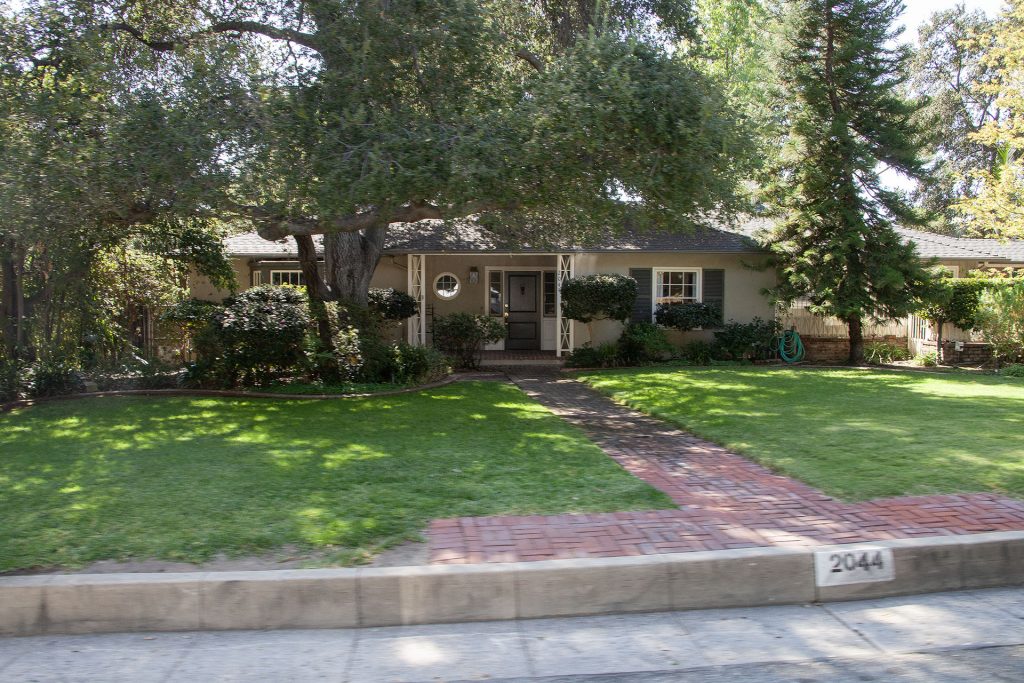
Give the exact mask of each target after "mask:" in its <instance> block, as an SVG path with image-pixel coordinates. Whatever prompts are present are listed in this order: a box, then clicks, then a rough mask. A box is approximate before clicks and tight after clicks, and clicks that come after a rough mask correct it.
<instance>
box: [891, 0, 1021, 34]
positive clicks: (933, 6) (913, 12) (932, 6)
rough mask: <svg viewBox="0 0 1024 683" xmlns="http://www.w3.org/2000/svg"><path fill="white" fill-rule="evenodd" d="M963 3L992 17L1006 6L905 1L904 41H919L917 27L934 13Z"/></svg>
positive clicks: (988, 1) (992, 0)
mask: <svg viewBox="0 0 1024 683" xmlns="http://www.w3.org/2000/svg"><path fill="white" fill-rule="evenodd" d="M961 2H962V3H963V4H964V5H966V6H967V8H968V9H980V10H982V11H984V12H985V14H987V15H988V16H990V17H994V16H995V15H996V14H998V12H999V10H1000V9H1002V7H1003V5H1004V4H1005V3H1004V2H1003V0H904V3H905V4H906V9H905V10H904V11H903V25H904V27H905V28H906V30H905V31H904V32H903V39H904V40H908V41H914V42H916V41H917V27H918V26H920V25H921V24H923V23H924V21H925V19H927V18H928V17H929V16H930V15H931V14H932V13H934V12H939V11H941V10H944V9H950V8H952V7H955V6H956V5H958V4H960V3H961Z"/></svg>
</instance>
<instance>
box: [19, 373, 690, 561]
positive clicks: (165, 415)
mask: <svg viewBox="0 0 1024 683" xmlns="http://www.w3.org/2000/svg"><path fill="white" fill-rule="evenodd" d="M0 492H2V495H0V571H4V570H8V571H9V570H13V569H18V568H28V567H48V566H68V567H74V566H80V565H82V564H84V563H88V562H91V561H94V560H100V559H146V558H158V559H168V560H187V561H202V560H204V559H207V558H210V557H211V556H213V555H215V554H216V553H218V552H224V553H226V554H228V555H242V554H249V553H258V552H260V551H263V550H267V549H274V548H279V547H282V546H285V545H290V544H294V545H296V546H299V547H300V548H303V549H319V550H323V549H327V550H328V551H329V552H330V553H333V554H332V555H331V557H332V559H333V560H335V561H338V562H352V561H359V560H361V559H363V558H365V557H366V556H367V555H368V554H370V553H373V552H375V551H377V550H379V549H381V548H382V547H384V546H386V545H388V544H392V543H395V542H398V541H401V540H404V539H409V538H415V537H416V536H417V533H418V532H419V531H420V530H421V529H422V528H424V527H425V526H426V524H427V523H428V522H429V521H430V520H431V519H433V518H438V517H449V516H460V515H493V514H520V513H558V512H566V511H610V510H631V509H650V508H664V507H671V501H670V500H669V499H668V498H667V497H666V496H665V495H664V494H662V493H661V492H659V491H657V490H656V489H653V488H651V487H650V486H648V485H647V484H645V483H643V482H642V481H640V480H639V479H636V478H635V477H633V476H632V475H630V474H628V473H627V472H626V471H625V470H623V469H621V468H620V467H619V466H618V465H617V464H615V463H614V462H613V461H612V460H611V459H609V458H608V457H606V456H605V455H604V454H603V453H602V452H601V451H600V450H599V449H598V448H597V447H596V446H594V445H593V444H591V443H590V442H589V441H587V440H586V439H585V437H584V436H583V435H582V433H581V432H579V431H578V430H577V429H575V428H574V427H572V426H570V425H568V424H566V423H564V422H562V421H561V420H559V419H558V418H556V417H554V416H553V415H551V414H550V413H549V412H548V411H547V410H546V409H545V408H543V407H542V406H540V405H539V404H537V403H535V402H534V401H532V400H531V399H529V398H527V397H526V396H525V395H524V394H523V393H522V392H520V391H519V390H518V389H516V388H514V387H512V386H509V385H506V384H499V383H492V382H478V383H460V384H454V385H450V386H447V387H443V388H439V389H435V390H432V391H427V392H422V393H414V394H403V395H399V396H388V397H371V398H360V399H343V400H334V401H295V400H280V401H276V400H259V399H209V398H138V397H132V398H128V397H118V398H100V399H88V400H79V401H62V402H54V403H47V404H42V405H39V406H36V407H32V408H26V409H22V410H19V411H17V412H15V413H12V414H8V415H6V416H0Z"/></svg>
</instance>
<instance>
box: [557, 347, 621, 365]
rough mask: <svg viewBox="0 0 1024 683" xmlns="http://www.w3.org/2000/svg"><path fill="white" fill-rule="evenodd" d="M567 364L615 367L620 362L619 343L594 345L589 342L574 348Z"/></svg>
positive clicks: (567, 359) (567, 358)
mask: <svg viewBox="0 0 1024 683" xmlns="http://www.w3.org/2000/svg"><path fill="white" fill-rule="evenodd" d="M565 364H566V365H567V366H569V367H570V368H613V367H615V366H616V365H618V364H619V345H618V344H616V343H615V342H608V343H607V344H601V345H600V346H596V347H594V346H591V345H590V343H589V342H588V343H586V344H584V345H583V346H581V347H579V348H577V349H574V350H573V352H572V353H570V354H569V355H568V356H567V357H566V359H565Z"/></svg>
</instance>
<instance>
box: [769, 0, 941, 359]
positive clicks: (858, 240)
mask: <svg viewBox="0 0 1024 683" xmlns="http://www.w3.org/2000/svg"><path fill="white" fill-rule="evenodd" d="M902 9H903V3H902V1H901V0H791V1H790V2H789V3H788V5H787V11H786V14H785V19H784V22H783V28H782V37H781V39H780V41H779V45H778V54H777V58H778V72H779V76H780V80H781V82H782V86H783V87H784V88H785V90H786V92H787V93H788V99H789V107H790V111H789V112H787V116H788V119H789V121H790V132H789V141H788V144H787V146H786V149H785V150H784V152H783V154H782V158H781V160H780V168H779V169H778V173H777V176H776V177H777V179H778V180H777V181H776V183H775V185H774V186H773V187H772V188H770V190H771V193H772V195H773V199H774V200H775V203H776V205H777V206H778V207H779V208H780V213H781V214H782V215H781V217H780V220H779V222H778V225H777V227H776V229H775V231H774V233H773V235H772V236H771V238H770V240H769V247H770V248H771V250H772V252H773V254H774V261H775V265H776V268H777V270H778V274H779V286H778V288H777V289H776V291H775V292H774V294H775V295H776V298H777V299H778V300H779V301H780V302H792V301H793V300H794V299H797V298H799V297H806V298H807V299H809V301H810V310H811V311H812V312H813V313H816V314H820V315H829V316H835V317H837V318H840V319H841V320H843V321H844V322H845V323H846V325H847V327H848V329H849V337H850V357H849V360H850V362H851V363H861V362H863V360H864V341H863V331H862V328H863V323H864V320H865V319H866V318H868V319H877V320H884V319H893V318H897V317H900V316H902V315H906V314H907V313H908V312H909V310H910V308H912V301H913V298H914V296H915V294H916V292H917V291H918V290H919V289H920V288H921V287H922V286H924V284H925V283H926V282H927V278H928V274H927V272H926V271H925V270H924V268H923V267H922V265H921V263H920V261H919V260H918V258H917V257H916V255H915V253H914V250H913V248H912V247H911V246H909V245H905V244H903V243H902V241H901V240H900V237H899V235H898V234H897V233H896V232H895V230H894V229H893V225H894V223H902V224H904V225H907V224H916V223H918V222H919V218H918V217H917V216H916V215H915V214H914V212H913V210H912V209H911V208H910V206H909V205H908V203H907V202H906V200H905V198H904V197H903V196H902V195H900V194H899V193H897V192H894V191H891V190H888V189H886V188H885V187H883V186H882V183H881V182H880V180H879V169H880V168H881V167H889V168H892V169H894V170H896V171H899V172H901V173H903V174H904V175H907V176H910V177H921V175H922V174H923V173H924V171H923V164H922V161H921V159H920V158H919V145H918V142H917V140H918V139H919V136H918V135H917V134H916V131H915V129H914V125H913V123H912V115H913V113H914V111H915V107H916V105H915V104H914V103H912V102H909V101H907V100H906V99H905V98H903V97H902V96H901V94H900V88H901V85H902V84H903V83H904V81H905V80H906V74H907V66H908V62H909V58H910V52H909V48H907V47H905V46H901V45H897V44H896V40H895V39H896V38H897V37H898V35H899V32H898V31H897V30H895V29H894V28H893V24H894V21H895V19H896V18H897V16H899V14H900V12H901V11H902Z"/></svg>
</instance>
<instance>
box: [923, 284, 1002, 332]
mask: <svg viewBox="0 0 1024 683" xmlns="http://www.w3.org/2000/svg"><path fill="white" fill-rule="evenodd" d="M1000 282H1001V281H999V280H994V279H982V278H939V279H936V280H934V281H933V282H932V283H931V285H930V286H929V287H928V289H927V290H926V291H925V292H924V294H923V296H922V297H921V299H920V303H919V307H918V314H919V315H921V316H922V317H923V318H926V319H928V320H931V321H932V322H936V323H951V324H953V325H955V326H957V327H959V328H960V329H962V330H971V329H974V328H975V327H976V326H977V323H978V306H979V305H980V302H981V293H982V291H983V290H984V289H985V288H986V287H999V286H1002V285H1001V284H1000Z"/></svg>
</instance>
